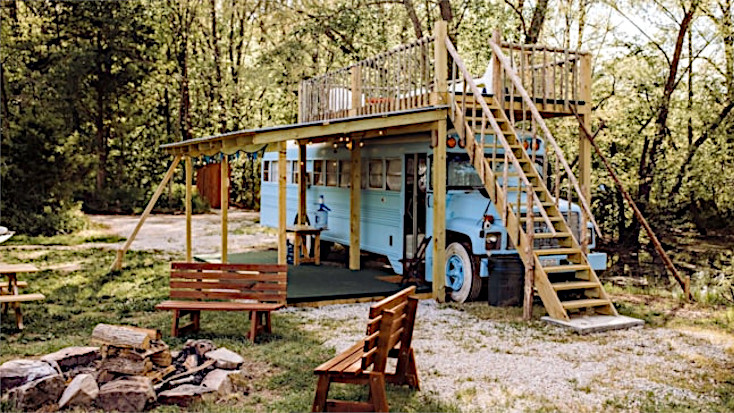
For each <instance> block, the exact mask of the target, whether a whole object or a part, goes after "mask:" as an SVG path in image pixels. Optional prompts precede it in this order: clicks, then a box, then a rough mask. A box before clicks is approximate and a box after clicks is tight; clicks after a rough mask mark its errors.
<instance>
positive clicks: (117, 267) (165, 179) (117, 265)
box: [110, 155, 181, 270]
mask: <svg viewBox="0 0 734 413" xmlns="http://www.w3.org/2000/svg"><path fill="white" fill-rule="evenodd" d="M179 162H181V155H177V156H176V157H174V158H173V162H172V163H171V166H170V167H169V168H168V172H166V175H165V176H163V179H162V180H161V183H160V184H158V188H156V190H155V192H154V193H153V196H152V197H151V198H150V201H148V206H146V207H145V210H144V211H143V214H142V215H140V220H139V221H138V225H136V226H135V229H134V230H133V232H132V234H130V236H129V237H128V238H127V241H126V242H125V244H124V245H123V246H122V248H120V249H119V250H117V257H116V258H115V261H114V262H113V263H112V267H111V268H110V269H111V270H112V269H114V270H120V269H122V260H123V257H124V255H125V252H126V251H127V250H128V249H129V248H130V244H132V243H133V241H134V240H135V237H136V236H137V235H138V231H140V228H141V227H142V226H143V223H145V220H146V219H147V218H148V215H150V212H151V211H152V210H153V207H154V206H155V203H156V202H157V201H158V198H160V196H161V193H163V189H164V188H165V187H166V185H167V184H168V181H170V180H171V177H172V176H173V173H174V172H176V167H177V166H178V163H179Z"/></svg>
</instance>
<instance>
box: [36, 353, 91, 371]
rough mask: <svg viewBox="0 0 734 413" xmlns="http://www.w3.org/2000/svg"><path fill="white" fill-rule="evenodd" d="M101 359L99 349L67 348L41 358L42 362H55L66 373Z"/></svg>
mask: <svg viewBox="0 0 734 413" xmlns="http://www.w3.org/2000/svg"><path fill="white" fill-rule="evenodd" d="M99 357H100V356H99V347H66V348H63V349H61V350H59V351H57V352H55V353H51V354H47V355H45V356H43V357H41V360H42V361H55V362H56V363H58V364H59V367H60V368H61V371H64V372H65V371H68V370H71V369H73V368H74V367H77V366H86V365H88V364H90V363H92V362H94V361H95V360H97V359H99Z"/></svg>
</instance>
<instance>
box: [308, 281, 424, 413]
mask: <svg viewBox="0 0 734 413" xmlns="http://www.w3.org/2000/svg"><path fill="white" fill-rule="evenodd" d="M413 293H415V287H414V286H413V287H409V288H406V289H404V290H402V291H400V292H399V293H397V294H395V295H392V296H390V297H387V298H385V299H384V300H382V301H380V302H378V303H376V304H374V305H372V306H371V307H370V311H369V321H368V323H367V336H366V337H365V338H364V340H362V341H360V342H359V343H357V344H355V345H354V346H352V347H351V348H349V349H348V350H346V351H345V352H343V353H341V354H339V355H338V356H336V357H334V358H333V359H331V360H329V361H327V362H326V363H324V364H322V365H320V366H318V367H316V369H315V370H314V373H315V374H316V375H317V376H318V383H317V385H316V397H315V398H314V402H313V411H314V412H322V411H338V412H340V411H376V412H386V411H388V404H387V395H386V393H385V383H386V382H387V383H392V384H399V385H403V384H406V385H408V386H409V387H411V388H413V389H416V390H418V389H419V387H420V383H419V380H418V370H417V368H416V364H415V355H414V353H413V348H412V347H411V341H412V339H413V326H414V324H415V313H416V309H417V307H418V299H417V298H416V297H414V296H412V294H413ZM389 357H392V358H397V367H396V369H395V372H394V373H387V372H386V371H385V370H386V367H387V359H388V358H389ZM331 383H348V384H358V385H363V386H368V388H369V400H368V401H367V402H354V401H343V400H330V399H327V396H328V393H329V387H330V385H331Z"/></svg>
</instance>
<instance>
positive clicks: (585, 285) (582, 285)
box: [551, 281, 601, 291]
mask: <svg viewBox="0 0 734 413" xmlns="http://www.w3.org/2000/svg"><path fill="white" fill-rule="evenodd" d="M551 285H552V286H553V289H554V290H556V291H565V290H586V289H589V288H601V285H599V283H597V282H594V281H566V282H560V283H552V284H551Z"/></svg>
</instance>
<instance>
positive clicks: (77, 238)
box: [3, 233, 127, 246]
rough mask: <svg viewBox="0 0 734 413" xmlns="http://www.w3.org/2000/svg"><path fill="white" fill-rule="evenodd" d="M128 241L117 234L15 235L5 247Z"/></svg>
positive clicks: (5, 243) (6, 242)
mask: <svg viewBox="0 0 734 413" xmlns="http://www.w3.org/2000/svg"><path fill="white" fill-rule="evenodd" d="M126 239H127V238H125V237H121V236H119V235H115V234H90V235H84V233H74V234H62V235H53V236H50V237H46V236H37V237H31V236H28V235H14V236H13V237H12V238H10V239H9V240H7V241H5V242H4V243H3V245H40V246H72V245H81V244H86V243H88V242H98V243H108V244H113V243H116V242H122V241H125V240H126Z"/></svg>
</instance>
